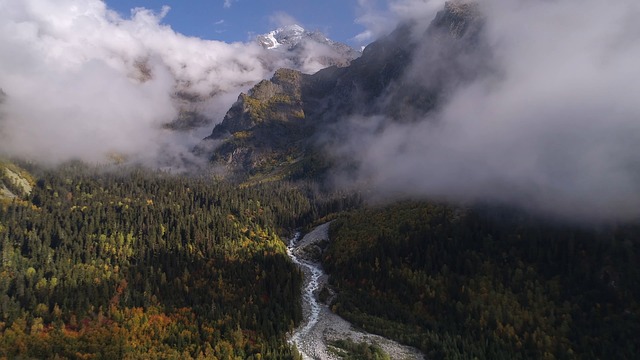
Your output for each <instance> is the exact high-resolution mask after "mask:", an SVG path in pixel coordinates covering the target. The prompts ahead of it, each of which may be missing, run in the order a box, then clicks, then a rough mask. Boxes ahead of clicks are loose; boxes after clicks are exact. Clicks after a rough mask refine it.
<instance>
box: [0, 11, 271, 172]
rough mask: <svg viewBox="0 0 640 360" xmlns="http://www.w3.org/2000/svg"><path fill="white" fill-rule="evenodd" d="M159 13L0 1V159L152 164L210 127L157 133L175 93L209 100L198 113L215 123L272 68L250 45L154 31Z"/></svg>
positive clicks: (171, 113) (173, 108)
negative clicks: (2, 98) (1, 99)
mask: <svg viewBox="0 0 640 360" xmlns="http://www.w3.org/2000/svg"><path fill="white" fill-rule="evenodd" d="M168 11H169V8H168V7H164V8H163V10H162V11H161V13H160V14H156V13H153V12H151V11H149V10H146V9H142V8H138V9H134V10H133V11H132V16H131V18H130V19H123V18H120V17H119V16H118V15H117V14H116V13H115V12H112V11H110V10H108V9H107V8H106V6H105V4H104V3H103V2H101V1H98V0H82V1H80V0H56V1H51V0H7V1H3V2H2V3H0V87H1V88H2V89H3V90H4V91H5V92H6V93H7V99H6V102H5V104H4V105H3V113H4V114H3V118H2V120H1V122H0V133H1V134H2V135H0V136H2V137H3V138H2V141H1V142H0V151H1V152H3V153H5V154H7V153H8V154H11V155H21V156H29V157H32V158H37V159H44V160H48V161H52V162H58V161H63V160H66V159H69V158H81V159H84V160H88V161H101V160H103V159H104V158H105V155H106V154H108V153H110V152H115V153H121V154H125V155H129V156H130V157H131V158H132V159H143V160H147V161H153V160H154V159H153V158H154V157H156V156H158V154H159V153H160V152H161V150H162V149H166V147H167V146H169V144H171V146H172V147H174V149H175V151H176V152H185V153H187V152H188V150H189V148H190V147H191V146H192V145H193V144H194V143H195V142H197V141H199V140H200V139H201V138H202V137H204V136H205V135H207V133H208V132H210V130H211V126H208V127H207V128H205V129H201V131H200V132H196V133H194V134H192V137H191V138H189V139H185V136H184V134H180V135H179V137H176V136H177V135H176V134H174V133H172V132H169V131H166V130H163V129H162V125H163V124H165V123H168V122H170V121H172V120H174V119H175V118H176V115H177V111H178V107H179V105H180V104H179V102H177V101H176V99H175V97H174V94H175V93H176V91H178V90H180V91H188V92H190V93H193V94H199V95H200V96H201V97H203V98H206V99H208V100H207V101H205V102H202V103H199V104H198V105H197V107H198V109H199V110H201V111H203V112H205V113H206V114H207V115H208V116H210V117H211V118H213V119H216V120H219V119H221V118H222V116H223V115H224V113H225V112H226V110H227V109H228V108H229V106H230V105H231V103H233V101H234V100H235V98H236V97H237V94H238V93H239V92H240V91H241V90H245V89H247V88H248V87H249V86H250V85H251V84H253V83H255V82H257V81H259V80H260V79H263V78H265V77H268V76H269V74H270V73H271V72H272V71H273V69H271V68H269V66H268V64H265V63H263V62H262V61H261V58H263V57H264V50H263V49H262V48H260V47H259V46H257V45H256V44H253V43H247V44H240V43H236V44H226V43H223V42H217V41H205V40H201V39H197V38H190V37H186V36H183V35H181V34H178V33H176V32H174V31H173V30H172V29H171V28H170V27H168V26H165V25H162V24H160V20H161V18H162V17H163V16H165V15H166V13H167V12H168ZM211 94H214V96H213V97H211ZM215 94H217V95H215ZM229 94H231V95H229Z"/></svg>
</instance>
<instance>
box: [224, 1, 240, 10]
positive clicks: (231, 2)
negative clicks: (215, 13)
mask: <svg viewBox="0 0 640 360" xmlns="http://www.w3.org/2000/svg"><path fill="white" fill-rule="evenodd" d="M237 1H238V0H224V4H222V7H224V8H225V9H228V8H230V7H231V5H233V3H234V2H237Z"/></svg>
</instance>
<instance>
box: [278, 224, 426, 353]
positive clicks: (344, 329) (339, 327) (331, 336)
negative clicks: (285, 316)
mask: <svg viewBox="0 0 640 360" xmlns="http://www.w3.org/2000/svg"><path fill="white" fill-rule="evenodd" d="M328 240H329V223H326V224H323V225H320V226H318V227H316V228H315V229H314V230H313V231H311V232H309V233H308V234H306V235H305V236H304V237H302V238H301V235H300V234H299V233H298V234H296V235H295V236H294V237H293V239H291V240H290V241H289V245H288V246H287V254H288V255H289V257H290V258H291V260H292V261H293V262H294V263H295V264H297V265H298V266H299V267H300V268H301V269H302V271H303V273H304V277H305V279H304V283H303V289H302V313H303V321H302V324H301V325H300V326H299V327H298V328H297V329H296V330H295V331H294V332H293V333H292V334H291V337H290V338H289V343H290V344H295V346H296V347H297V348H298V351H299V352H300V354H301V355H302V357H303V359H305V360H313V359H318V360H340V358H339V357H338V356H336V355H335V354H334V353H333V352H331V351H330V350H329V347H328V346H327V343H328V342H330V341H332V340H337V339H347V338H349V339H351V340H352V341H354V342H356V343H361V342H366V343H370V344H376V345H378V346H380V347H381V348H382V349H383V350H384V351H385V352H386V353H387V354H389V356H390V358H391V359H424V356H423V355H422V354H421V353H420V352H419V351H417V350H416V349H414V348H412V347H408V346H404V345H401V344H399V343H397V342H395V341H392V340H389V339H386V338H383V337H381V336H378V335H374V334H369V333H365V332H363V331H358V330H355V329H354V328H353V326H352V325H351V323H349V322H348V321H346V320H344V319H343V318H341V317H339V316H338V315H336V314H334V313H332V312H331V310H329V307H328V306H327V305H325V304H322V303H320V301H318V297H317V293H318V292H319V291H320V289H322V287H323V286H324V285H325V284H326V282H327V279H328V276H327V275H326V274H325V272H324V270H323V269H322V265H321V264H320V263H318V262H317V261H315V260H313V259H312V258H311V257H309V256H307V255H306V254H308V253H309V251H308V249H309V247H313V246H314V245H315V244H317V243H318V242H321V241H328Z"/></svg>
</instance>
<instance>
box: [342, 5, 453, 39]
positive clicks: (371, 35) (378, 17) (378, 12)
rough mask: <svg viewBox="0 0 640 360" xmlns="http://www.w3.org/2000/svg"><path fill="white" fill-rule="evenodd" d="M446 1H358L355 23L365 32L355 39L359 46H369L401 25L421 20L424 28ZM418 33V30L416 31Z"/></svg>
mask: <svg viewBox="0 0 640 360" xmlns="http://www.w3.org/2000/svg"><path fill="white" fill-rule="evenodd" d="M444 2H445V0H386V1H380V0H358V4H357V7H356V12H357V17H356V20H355V22H356V23H357V24H360V25H362V26H363V27H364V28H365V30H364V31H362V32H361V33H359V34H358V35H356V36H355V37H353V40H354V41H356V42H357V43H359V44H367V43H369V42H371V41H373V40H375V39H377V38H379V37H381V36H383V35H386V34H388V33H389V32H391V31H392V30H393V29H394V28H395V27H396V26H397V25H398V24H399V23H401V22H406V21H408V20H420V22H419V23H422V24H424V27H423V28H422V30H424V28H425V27H426V25H428V24H429V22H428V21H425V19H431V18H433V16H434V15H435V14H436V12H437V11H438V10H440V9H442V7H443V5H444ZM416 31H418V29H416Z"/></svg>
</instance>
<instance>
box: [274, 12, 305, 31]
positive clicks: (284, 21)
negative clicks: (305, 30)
mask: <svg viewBox="0 0 640 360" xmlns="http://www.w3.org/2000/svg"><path fill="white" fill-rule="evenodd" d="M269 21H270V22H271V24H273V25H274V26H276V27H283V26H287V25H302V24H301V23H300V22H298V20H296V18H294V17H293V16H291V15H289V14H287V13H286V12H284V11H277V12H275V13H273V14H272V15H271V16H269Z"/></svg>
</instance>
